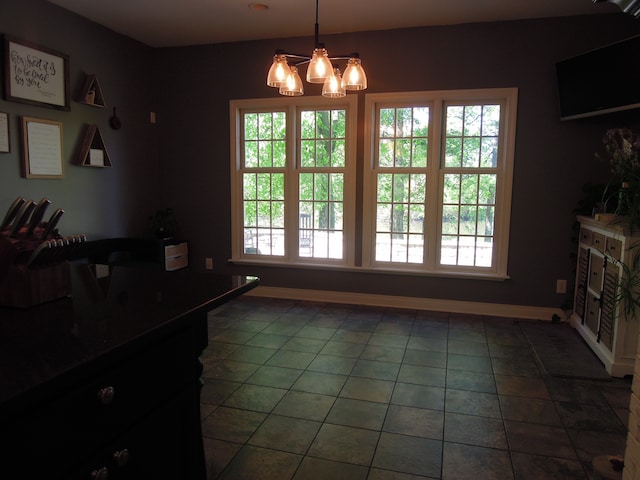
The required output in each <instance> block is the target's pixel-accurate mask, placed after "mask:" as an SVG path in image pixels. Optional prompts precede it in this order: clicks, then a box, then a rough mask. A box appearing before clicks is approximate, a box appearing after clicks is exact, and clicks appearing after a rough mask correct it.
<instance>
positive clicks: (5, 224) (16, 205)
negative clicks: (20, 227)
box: [0, 197, 24, 231]
mask: <svg viewBox="0 0 640 480" xmlns="http://www.w3.org/2000/svg"><path fill="white" fill-rule="evenodd" d="M22 205H24V198H22V197H18V198H16V199H15V200H14V201H13V203H11V205H9V210H7V213H6V214H5V216H4V220H2V224H0V231H4V230H7V229H8V228H9V225H11V222H12V221H13V219H14V218H15V217H16V215H17V214H18V210H20V207H22Z"/></svg>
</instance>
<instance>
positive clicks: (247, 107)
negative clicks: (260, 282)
mask: <svg viewBox="0 0 640 480" xmlns="http://www.w3.org/2000/svg"><path fill="white" fill-rule="evenodd" d="M310 108H316V109H319V110H320V109H339V108H344V109H345V122H346V127H345V128H346V131H345V134H346V135H345V136H346V142H345V168H344V193H343V194H344V197H343V202H344V218H343V235H344V242H343V246H344V252H343V253H344V254H343V258H341V259H333V258H313V257H302V256H300V255H299V251H298V249H297V248H298V247H297V242H298V233H297V232H298V231H299V215H295V212H297V211H298V202H299V198H298V188H299V182H298V180H299V179H298V175H299V173H300V171H301V169H300V157H299V155H300V149H299V141H298V140H299V138H300V128H301V125H300V121H299V119H300V111H301V110H304V109H310ZM276 110H282V111H285V112H286V115H287V120H286V122H287V139H286V143H287V147H286V149H287V165H286V166H285V168H284V169H283V170H284V172H285V245H286V246H285V254H284V256H270V255H255V254H246V253H245V252H244V235H243V234H242V231H243V224H244V221H243V220H244V219H243V202H242V165H241V161H242V158H241V153H242V142H243V138H244V133H243V126H242V119H243V113H244V112H272V111H276ZM357 115H358V97H357V95H347V96H346V97H344V98H342V99H340V100H336V99H330V98H324V97H320V96H309V97H296V98H287V97H279V98H261V99H241V100H231V101H230V102H229V122H230V142H231V145H230V147H231V148H230V153H231V166H232V168H231V172H230V174H231V255H232V261H234V262H239V263H240V262H241V263H252V264H270V265H278V266H301V265H305V266H319V267H323V268H345V267H347V268H348V267H353V266H354V264H355V250H356V241H355V229H356V227H355V223H356V214H355V208H356V192H355V190H356V183H355V182H356V161H357V157H356V153H357ZM291 198H293V199H294V200H288V199H291ZM289 209H294V214H293V215H292V214H290V213H289V212H288V210H289ZM288 232H295V235H293V236H292V235H291V233H288Z"/></svg>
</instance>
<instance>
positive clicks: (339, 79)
mask: <svg viewBox="0 0 640 480" xmlns="http://www.w3.org/2000/svg"><path fill="white" fill-rule="evenodd" d="M318 1H319V0H316V24H315V48H314V50H313V52H312V54H311V55H302V54H297V53H289V52H286V51H285V50H281V49H278V50H276V52H275V55H274V56H273V62H272V63H271V68H269V73H268V74H267V85H268V86H270V87H274V88H278V89H279V90H278V91H279V93H280V95H286V96H300V95H304V87H303V85H302V80H301V79H300V75H299V74H298V67H299V66H301V65H304V64H308V65H307V75H306V80H307V82H308V83H321V84H323V86H322V95H323V96H325V97H331V98H339V97H344V96H345V95H346V92H345V90H352V91H357V90H364V89H366V88H367V75H366V74H365V72H364V68H363V67H362V62H361V60H360V55H359V54H358V53H351V54H349V55H337V56H329V53H328V52H327V50H326V48H325V46H324V44H323V43H321V42H320V40H319V37H320V34H319V30H320V28H319V25H318ZM335 60H347V66H346V68H345V70H344V75H341V74H340V70H339V69H338V68H337V67H334V66H333V63H334V61H335Z"/></svg>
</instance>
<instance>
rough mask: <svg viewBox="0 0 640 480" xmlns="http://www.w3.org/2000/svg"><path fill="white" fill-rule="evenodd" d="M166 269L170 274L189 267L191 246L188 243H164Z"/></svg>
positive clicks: (163, 251) (163, 253) (163, 252)
mask: <svg viewBox="0 0 640 480" xmlns="http://www.w3.org/2000/svg"><path fill="white" fill-rule="evenodd" d="M162 256H163V258H164V269H165V270H166V271H168V272H170V271H174V270H180V269H182V268H187V267H188V266H189V244H188V243H187V242H162Z"/></svg>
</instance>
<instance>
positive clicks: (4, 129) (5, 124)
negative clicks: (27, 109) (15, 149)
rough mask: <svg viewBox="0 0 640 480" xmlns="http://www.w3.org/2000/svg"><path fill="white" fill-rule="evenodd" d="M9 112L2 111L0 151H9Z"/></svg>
mask: <svg viewBox="0 0 640 480" xmlns="http://www.w3.org/2000/svg"><path fill="white" fill-rule="evenodd" d="M10 151H11V148H10V145H9V114H8V113H5V112H0V153H9V152H10Z"/></svg>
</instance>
